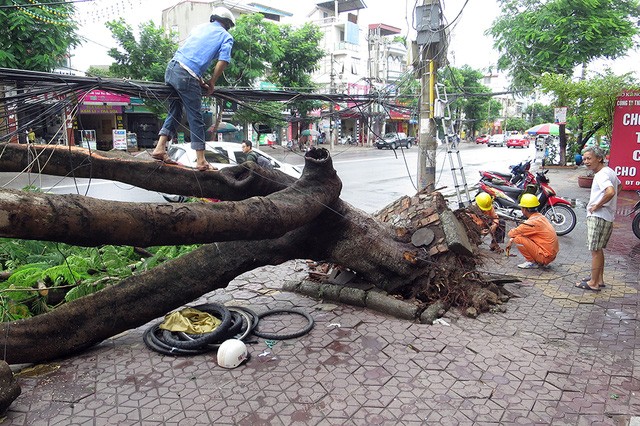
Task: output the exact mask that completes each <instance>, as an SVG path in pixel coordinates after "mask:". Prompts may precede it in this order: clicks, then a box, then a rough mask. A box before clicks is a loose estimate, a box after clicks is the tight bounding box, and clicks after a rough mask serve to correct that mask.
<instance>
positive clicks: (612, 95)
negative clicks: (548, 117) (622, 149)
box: [539, 70, 640, 147]
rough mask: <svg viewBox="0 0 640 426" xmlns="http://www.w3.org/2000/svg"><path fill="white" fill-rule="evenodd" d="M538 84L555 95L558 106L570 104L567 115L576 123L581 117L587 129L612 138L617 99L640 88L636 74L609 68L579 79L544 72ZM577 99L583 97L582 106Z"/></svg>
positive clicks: (546, 91)
mask: <svg viewBox="0 0 640 426" xmlns="http://www.w3.org/2000/svg"><path fill="white" fill-rule="evenodd" d="M539 83H540V86H541V88H542V91H543V92H544V93H548V94H550V95H552V96H554V97H555V100H556V104H557V105H569V106H570V107H569V110H568V111H567V117H571V118H572V119H573V120H574V121H576V122H577V121H578V120H580V119H582V120H583V122H584V128H585V129H587V131H589V130H590V129H595V128H598V134H601V135H606V136H608V137H609V140H611V134H612V132H613V113H614V109H615V103H616V98H617V97H618V96H620V94H622V92H623V91H625V90H640V82H639V81H638V79H637V77H635V76H634V75H632V74H630V73H629V74H623V75H619V76H618V75H615V74H614V73H613V72H611V71H610V70H607V71H605V72H604V73H601V74H594V75H593V76H589V77H587V78H585V79H584V80H579V81H573V80H572V79H571V78H569V77H567V76H564V75H559V74H545V75H543V76H542V77H541V78H540V80H539ZM578 99H581V100H582V104H581V105H580V108H578V107H577V105H578ZM585 139H586V138H585ZM584 142H586V140H583V141H582V144H581V145H582V146H584ZM582 146H581V147H582Z"/></svg>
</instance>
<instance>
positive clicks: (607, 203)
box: [576, 147, 622, 291]
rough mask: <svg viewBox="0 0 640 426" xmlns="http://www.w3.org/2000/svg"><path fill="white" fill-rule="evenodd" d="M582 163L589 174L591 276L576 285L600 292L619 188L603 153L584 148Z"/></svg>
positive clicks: (588, 242) (588, 231)
mask: <svg viewBox="0 0 640 426" xmlns="http://www.w3.org/2000/svg"><path fill="white" fill-rule="evenodd" d="M582 162H583V163H584V165H585V166H586V167H587V169H589V170H591V171H593V172H594V173H595V174H594V175H593V184H592V185H591V194H590V195H589V203H588V204H587V247H588V248H589V251H590V252H591V276H589V277H586V278H583V279H582V280H580V282H578V283H576V287H578V288H581V289H583V290H591V291H600V289H601V288H603V287H605V283H604V248H605V247H607V243H608V242H609V237H611V231H612V230H613V220H614V218H615V214H616V202H617V197H618V192H620V190H621V189H622V184H621V182H620V179H618V176H617V175H616V172H614V171H613V169H611V168H610V167H608V166H606V165H605V164H604V152H603V151H602V149H600V148H598V147H590V148H587V149H586V150H585V151H584V152H583V153H582Z"/></svg>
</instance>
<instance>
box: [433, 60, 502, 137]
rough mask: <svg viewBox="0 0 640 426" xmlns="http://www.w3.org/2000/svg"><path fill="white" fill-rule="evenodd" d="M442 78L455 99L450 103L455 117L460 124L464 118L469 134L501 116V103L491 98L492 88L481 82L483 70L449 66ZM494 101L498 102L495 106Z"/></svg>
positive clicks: (466, 66) (448, 91) (450, 95)
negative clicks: (492, 103)
mask: <svg viewBox="0 0 640 426" xmlns="http://www.w3.org/2000/svg"><path fill="white" fill-rule="evenodd" d="M442 78H443V81H444V84H445V87H446V89H447V93H449V98H450V99H452V100H453V101H452V102H451V105H450V108H451V112H452V114H453V118H454V120H456V121H458V122H459V123H460V124H462V122H463V121H462V119H463V118H464V123H465V124H466V127H467V129H468V134H470V135H475V134H476V133H477V132H478V131H479V130H481V129H482V128H484V127H485V125H486V121H487V120H489V119H492V118H496V117H498V116H499V114H500V108H501V107H500V103H499V102H498V101H495V100H494V99H492V98H491V95H490V94H491V89H489V88H488V87H487V86H485V85H483V84H482V83H481V80H482V78H483V73H482V72H480V71H478V70H474V69H473V68H471V67H469V66H468V65H464V66H463V67H462V68H454V67H447V68H446V69H445V70H444V71H443V73H442ZM492 101H493V102H496V104H494V105H493V106H492V105H491V102H492ZM492 110H493V111H492ZM489 115H492V117H489ZM456 130H457V131H460V129H456Z"/></svg>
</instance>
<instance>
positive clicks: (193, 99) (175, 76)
mask: <svg viewBox="0 0 640 426" xmlns="http://www.w3.org/2000/svg"><path fill="white" fill-rule="evenodd" d="M235 23H236V20H235V18H234V16H233V14H232V13H231V11H229V9H227V8H225V7H216V8H214V9H213V13H212V15H211V18H210V22H209V23H206V24H202V25H199V26H197V27H196V28H194V29H193V31H192V32H191V34H189V37H188V38H187V40H186V41H185V42H184V44H183V45H182V46H181V47H180V48H179V49H178V51H177V52H176V53H175V55H173V59H171V61H170V62H169V64H168V65H167V70H166V72H165V75H164V80H165V83H167V84H169V85H170V86H172V87H173V88H174V89H175V91H176V92H177V94H178V97H179V99H174V100H172V101H171V103H170V105H169V114H168V115H167V119H166V120H165V122H164V124H163V125H162V129H160V132H159V133H160V137H159V139H158V144H157V145H156V148H155V149H154V150H153V153H152V154H151V156H152V157H153V158H154V159H156V160H158V161H162V162H164V163H166V164H176V162H175V161H173V160H172V159H171V158H169V156H168V155H167V153H166V149H167V148H166V147H167V142H168V141H170V140H171V139H172V138H174V137H175V136H176V129H177V127H178V126H179V125H180V120H181V119H182V107H183V106H184V108H185V110H186V112H187V120H188V121H189V130H190V131H191V148H193V149H194V150H195V151H196V156H197V164H196V167H197V169H198V170H200V171H207V170H215V169H214V168H213V167H211V165H209V163H208V162H207V160H206V159H205V157H204V148H205V145H204V142H205V127H204V119H203V117H202V111H201V108H202V94H203V93H202V89H203V88H204V89H205V90H206V94H207V95H211V94H212V93H213V91H214V89H215V85H216V81H218V78H220V76H221V75H222V73H223V72H224V70H225V69H226V68H227V66H228V65H229V62H230V61H231V49H232V47H233V37H232V36H231V34H229V32H228V31H229V29H231V27H233V26H234V25H235ZM216 59H217V61H218V62H217V63H216V65H215V67H214V69H213V74H212V75H211V78H210V79H209V81H205V80H204V79H203V76H204V74H205V73H206V72H207V70H208V69H209V67H210V66H211V63H212V62H213V61H214V60H216Z"/></svg>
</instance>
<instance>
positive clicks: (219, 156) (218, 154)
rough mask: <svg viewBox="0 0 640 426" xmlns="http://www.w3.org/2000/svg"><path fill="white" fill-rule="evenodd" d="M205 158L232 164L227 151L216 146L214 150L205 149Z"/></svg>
mask: <svg viewBox="0 0 640 426" xmlns="http://www.w3.org/2000/svg"><path fill="white" fill-rule="evenodd" d="M204 158H205V159H206V160H207V161H208V162H209V163H219V164H231V163H230V161H229V156H228V155H227V152H226V151H225V150H223V149H222V148H214V149H213V150H212V151H209V150H205V151H204Z"/></svg>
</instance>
